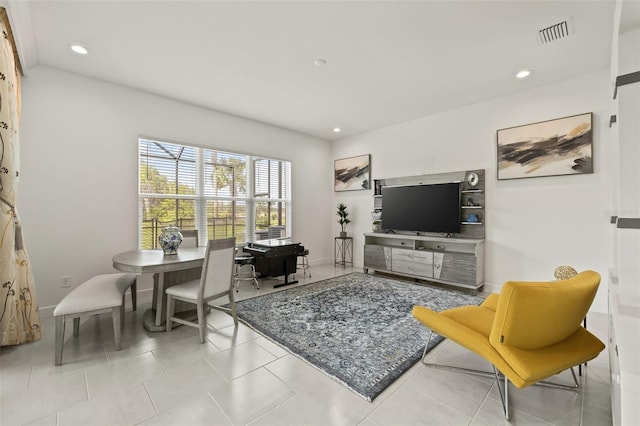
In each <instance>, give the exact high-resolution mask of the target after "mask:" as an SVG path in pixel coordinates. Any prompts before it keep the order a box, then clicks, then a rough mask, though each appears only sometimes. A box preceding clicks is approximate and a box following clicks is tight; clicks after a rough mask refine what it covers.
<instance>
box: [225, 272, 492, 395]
mask: <svg viewBox="0 0 640 426" xmlns="http://www.w3.org/2000/svg"><path fill="white" fill-rule="evenodd" d="M482 300H483V299H482V298H480V297H476V296H470V295H465V294H460V293H456V292H453V291H446V290H440V289H436V288H432V287H428V286H425V285H418V284H413V283H411V282H406V281H398V280H393V279H390V278H384V277H380V276H374V275H366V274H362V273H357V272H354V273H351V274H348V275H343V276H339V277H335V278H330V279H327V280H324V281H318V282H315V283H310V284H307V285H304V286H300V287H295V288H291V289H288V290H284V291H280V292H276V293H270V294H266V295H264V296H258V297H255V298H252V299H246V300H242V301H239V302H237V307H238V316H239V317H240V319H242V320H243V322H245V323H247V324H248V325H249V326H251V327H253V328H254V329H255V330H257V331H258V332H260V333H262V334H263V335H265V336H266V337H268V338H269V339H271V340H273V341H275V342H277V343H279V344H280V345H282V346H284V347H285V348H287V349H288V350H289V351H291V352H292V353H294V354H296V355H297V356H299V357H301V358H302V359H304V360H305V361H307V362H309V363H311V364H312V365H313V366H315V367H317V368H318V369H320V370H321V371H323V372H325V373H326V374H328V375H329V376H331V377H333V378H335V379H337V380H338V381H339V382H341V383H343V384H344V385H346V386H347V387H349V388H350V389H351V390H353V391H354V392H356V393H357V394H359V395H360V396H362V397H363V398H365V399H366V400H367V401H372V400H373V399H374V398H375V397H376V396H378V395H379V394H380V393H381V392H382V391H383V390H384V389H385V388H387V386H389V385H390V384H391V383H393V382H394V381H395V380H396V379H397V378H398V377H400V376H401V375H402V374H403V373H404V372H405V371H406V370H408V369H409V368H410V367H411V366H412V365H413V364H415V363H416V362H417V361H418V360H419V359H420V357H421V356H422V352H423V350H424V345H425V342H426V339H427V337H428V335H429V331H428V329H426V328H425V327H424V326H423V325H422V324H420V323H419V322H418V321H417V320H416V319H414V318H413V316H412V315H411V310H412V308H413V306H414V305H423V306H427V307H429V308H431V309H433V310H436V311H441V310H445V309H449V308H453V307H456V306H461V305H471V304H479V303H481V302H482ZM437 337H438V338H437V339H435V338H432V339H431V343H430V348H429V350H431V349H432V348H433V347H434V346H436V345H437V344H438V343H440V341H441V340H442V338H441V337H440V336H437Z"/></svg>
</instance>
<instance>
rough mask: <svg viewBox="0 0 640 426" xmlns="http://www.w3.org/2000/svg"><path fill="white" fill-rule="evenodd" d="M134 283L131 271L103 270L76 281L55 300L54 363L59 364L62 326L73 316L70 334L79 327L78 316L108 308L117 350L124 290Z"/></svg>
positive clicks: (122, 321)
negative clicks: (77, 283) (93, 275)
mask: <svg viewBox="0 0 640 426" xmlns="http://www.w3.org/2000/svg"><path fill="white" fill-rule="evenodd" d="M135 283H136V275H135V274H124V273H123V274H104V275H96V276H95V277H93V278H91V279H89V280H88V281H85V282H84V283H82V284H80V286H78V287H76V288H74V289H73V290H72V291H71V292H70V293H69V294H67V295H66V296H65V297H64V299H62V300H61V301H60V303H58V306H56V309H55V310H54V311H53V316H54V317H55V319H56V334H55V364H56V365H61V364H62V348H63V345H64V326H65V322H66V320H67V319H69V318H73V335H74V336H78V333H79V331H80V316H81V315H86V314H99V313H102V312H107V311H109V310H110V311H111V317H112V319H113V335H114V337H115V344H116V350H117V351H119V350H120V330H121V328H123V327H124V293H125V291H127V289H128V288H129V287H131V286H133V285H135Z"/></svg>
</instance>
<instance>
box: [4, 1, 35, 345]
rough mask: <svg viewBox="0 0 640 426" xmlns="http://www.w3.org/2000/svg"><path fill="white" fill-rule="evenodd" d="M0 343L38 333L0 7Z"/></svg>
mask: <svg viewBox="0 0 640 426" xmlns="http://www.w3.org/2000/svg"><path fill="white" fill-rule="evenodd" d="M0 18H1V19H0V25H1V28H0V29H1V30H2V34H0V42H1V43H2V46H1V47H0V284H2V288H1V289H0V344H1V345H2V346H7V345H18V344H20V343H25V342H32V341H34V340H39V339H40V336H41V334H40V314H39V313H38V305H37V303H36V297H35V286H34V284H33V274H32V273H31V265H30V264H29V257H28V256H27V252H26V250H25V249H24V245H23V243H22V231H21V229H20V222H19V220H18V211H17V210H16V195H17V186H18V176H19V152H20V151H19V148H20V139H19V125H20V74H19V72H18V68H17V60H16V55H15V51H14V48H13V38H12V36H11V32H10V27H9V21H8V19H7V14H6V11H5V10H4V9H1V10H0Z"/></svg>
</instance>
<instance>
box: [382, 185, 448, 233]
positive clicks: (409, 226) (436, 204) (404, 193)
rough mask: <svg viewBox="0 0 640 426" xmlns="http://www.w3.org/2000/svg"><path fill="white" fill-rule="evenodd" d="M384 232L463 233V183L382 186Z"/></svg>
mask: <svg viewBox="0 0 640 426" xmlns="http://www.w3.org/2000/svg"><path fill="white" fill-rule="evenodd" d="M381 227H382V229H384V230H393V231H411V232H442V233H454V232H460V183H441V184H434V185H413V186H384V187H382V224H381Z"/></svg>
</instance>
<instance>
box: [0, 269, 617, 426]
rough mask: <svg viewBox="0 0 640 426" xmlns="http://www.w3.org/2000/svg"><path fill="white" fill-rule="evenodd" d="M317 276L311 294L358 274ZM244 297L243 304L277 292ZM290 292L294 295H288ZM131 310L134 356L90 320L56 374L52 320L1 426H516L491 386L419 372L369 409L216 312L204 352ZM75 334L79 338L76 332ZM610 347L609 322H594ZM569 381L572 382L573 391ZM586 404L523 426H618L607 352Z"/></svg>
mask: <svg viewBox="0 0 640 426" xmlns="http://www.w3.org/2000/svg"><path fill="white" fill-rule="evenodd" d="M350 271H351V269H350V268H346V269H343V268H341V267H338V268H334V267H333V266H314V267H312V268H311V273H312V274H313V278H309V277H306V278H304V277H302V276H301V275H299V276H298V279H299V280H300V285H303V284H306V283H309V282H313V281H318V280H321V279H325V278H328V277H331V276H335V275H340V274H343V273H345V272H350ZM274 282H275V281H274V280H262V283H261V289H260V290H255V289H253V288H252V287H251V284H250V283H244V284H242V286H241V289H240V293H239V299H242V298H247V297H252V296H255V295H258V294H264V293H267V292H270V291H273V284H274ZM285 289H286V288H285ZM148 306H149V305H148V304H147V305H146V306H145V305H141V306H139V308H138V311H137V312H133V311H130V310H128V311H127V314H126V329H125V331H124V334H123V339H122V350H121V351H118V352H116V351H114V346H113V332H112V329H111V320H110V316H109V315H108V314H104V315H99V316H94V317H91V318H87V319H86V320H84V321H83V322H82V324H81V327H80V336H79V337H78V338H73V337H72V336H70V334H71V332H70V330H67V339H66V341H65V347H64V358H63V362H64V364H63V365H62V366H59V367H55V366H54V365H53V333H54V324H53V319H52V318H46V319H43V321H42V327H43V338H42V340H40V341H38V342H34V343H31V344H26V345H21V346H18V347H5V348H2V350H1V351H0V391H1V394H0V397H1V405H0V410H1V413H0V424H1V425H3V426H12V425H22V424H27V425H254V426H258V425H363V426H375V425H498V424H506V421H505V420H504V416H503V413H502V406H501V404H500V400H499V396H498V393H497V390H496V388H495V385H494V384H493V382H492V381H490V380H489V379H484V378H480V377H474V376H469V375H465V374H459V373H454V372H447V371H442V370H437V369H432V368H428V367H425V366H424V365H423V364H421V363H417V364H416V365H415V366H414V367H412V368H411V369H410V370H409V371H407V373H405V374H404V375H403V376H402V377H401V378H400V379H398V380H397V381H396V382H395V383H394V384H392V385H391V386H390V387H389V388H388V389H387V390H385V391H384V392H383V393H382V395H380V396H379V397H378V398H376V399H375V400H374V401H373V403H369V402H367V401H365V400H364V399H362V398H361V397H359V396H357V395H356V394H354V393H352V392H351V391H349V390H348V389H347V388H346V387H344V386H342V385H340V384H339V383H337V382H336V381H334V380H333V379H331V378H329V377H327V376H325V375H324V374H323V373H321V372H320V371H319V370H317V369H315V368H314V367H311V366H310V365H308V364H307V363H305V362H304V361H301V360H300V359H298V358H297V357H295V356H294V355H291V354H289V353H288V352H287V351H286V350H284V349H282V348H281V347H279V346H277V345H275V344H274V343H272V342H270V341H269V340H267V339H265V338H264V337H262V336H260V335H259V334H257V333H256V332H254V331H252V330H251V329H250V328H248V327H246V326H244V325H242V324H241V325H240V326H239V327H238V328H237V329H236V328H234V327H233V322H232V320H231V318H230V317H229V316H228V315H226V314H224V313H221V312H219V311H212V313H211V314H210V315H209V316H208V322H209V324H210V325H211V327H212V328H210V330H209V332H208V341H207V343H206V344H204V345H202V344H200V343H199V340H198V337H197V330H196V329H193V328H190V327H179V328H176V329H174V330H173V331H172V332H170V333H164V332H161V333H148V332H146V331H145V330H144V329H143V328H142V324H141V321H142V314H143V312H144V310H145V309H146V308H147V307H148ZM69 328H70V327H69ZM589 329H590V330H592V331H594V332H595V333H596V334H597V335H598V336H599V337H600V338H601V339H602V340H603V341H606V316H605V315H603V314H593V315H590V316H589ZM429 360H431V361H433V362H446V363H449V364H455V365H460V366H466V367H471V368H474V367H479V368H489V365H488V364H486V363H485V362H484V361H483V360H482V359H481V358H479V357H477V356H475V355H473V354H471V353H469V352H468V351H466V350H464V349H462V348H461V347H459V346H458V345H456V344H455V343H452V342H450V341H444V342H443V343H441V344H440V345H439V346H438V347H436V348H435V349H434V350H433V351H431V353H430V354H429ZM563 374H565V377H562V378H561V379H566V378H567V377H566V373H563ZM581 382H582V384H583V391H582V393H576V392H571V391H563V390H555V389H549V388H542V387H529V388H526V389H520V390H519V389H515V388H511V389H512V390H511V391H510V400H511V409H512V420H511V423H512V424H517V425H524V424H526V425H529V424H540V425H581V424H584V425H610V424H611V404H610V396H609V392H610V384H609V367H608V361H607V355H606V351H604V352H603V353H602V354H601V355H600V356H599V357H598V358H597V359H595V360H593V361H592V362H590V363H589V366H588V368H587V369H586V371H584V370H583V376H582V377H581Z"/></svg>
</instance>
